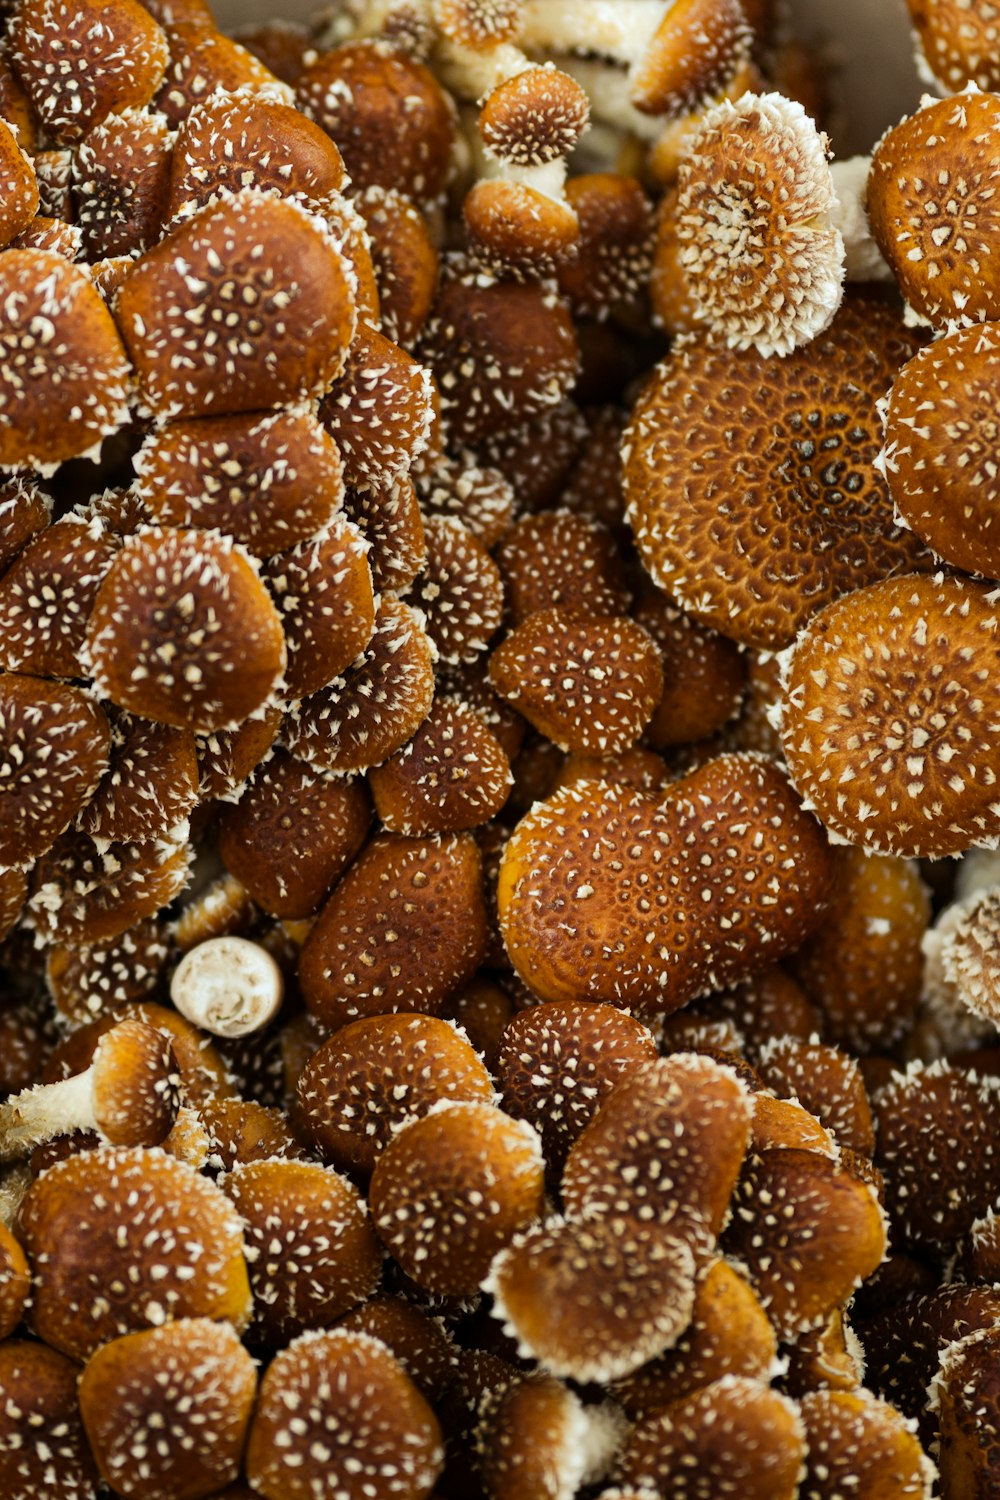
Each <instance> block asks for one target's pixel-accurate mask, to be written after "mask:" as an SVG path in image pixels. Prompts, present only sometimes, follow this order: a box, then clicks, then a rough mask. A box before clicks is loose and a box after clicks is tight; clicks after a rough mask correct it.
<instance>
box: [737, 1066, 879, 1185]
mask: <svg viewBox="0 0 1000 1500" xmlns="http://www.w3.org/2000/svg"><path fill="white" fill-rule="evenodd" d="M756 1066H757V1071H758V1072H759V1073H760V1076H761V1078H762V1079H763V1080H764V1083H765V1084H766V1085H767V1087H768V1088H771V1089H773V1090H774V1092H775V1093H776V1094H777V1095H778V1097H779V1098H782V1099H787V1098H795V1099H798V1101H799V1103H800V1104H801V1105H802V1106H803V1107H804V1108H805V1109H807V1110H808V1111H809V1113H810V1114H813V1115H815V1116H816V1118H817V1120H819V1121H820V1122H821V1123H822V1124H823V1125H825V1126H826V1127H827V1129H828V1130H831V1131H832V1132H833V1134H834V1137H835V1139H836V1141H837V1144H838V1145H839V1146H845V1147H847V1148H848V1149H849V1150H851V1151H857V1152H859V1153H860V1154H861V1155H862V1156H869V1157H870V1156H871V1155H873V1153H874V1150H875V1127H874V1124H873V1121H872V1112H871V1106H870V1105H869V1103H868V1094H867V1092H866V1090H865V1083H864V1079H863V1078H862V1076H861V1070H860V1068H859V1067H858V1064H857V1060H856V1058H853V1057H851V1056H850V1054H849V1053H847V1052H843V1051H841V1049H840V1048H839V1047H831V1046H829V1045H828V1044H827V1043H824V1042H818V1041H815V1040H813V1041H808V1042H801V1041H797V1040H795V1039H794V1038H793V1037H781V1038H779V1039H778V1040H776V1041H773V1042H768V1043H767V1044H766V1045H765V1046H763V1047H762V1048H761V1049H760V1052H759V1053H758V1055H757V1063H756Z"/></svg>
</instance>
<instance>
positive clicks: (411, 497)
mask: <svg viewBox="0 0 1000 1500" xmlns="http://www.w3.org/2000/svg"><path fill="white" fill-rule="evenodd" d="M344 510H345V512H346V514H347V515H348V516H349V517H350V519H351V520H352V521H353V522H354V523H355V524H356V526H357V527H358V529H359V530H360V531H361V533H362V534H363V535H364V537H365V539H366V540H367V541H368V543H369V544H370V547H371V551H370V552H369V553H368V564H369V566H370V568H371V570H372V583H373V584H374V587H375V588H376V589H377V590H378V591H380V592H400V593H402V592H405V590H406V589H407V588H408V587H409V585H410V584H411V583H412V582H413V580H414V578H416V576H417V574H418V573H419V572H420V569H421V568H422V567H423V565H424V563H425V562H426V560H427V547H426V544H425V541H424V523H423V517H422V515H421V508H420V501H419V500H418V498H417V491H416V489H415V488H414V485H413V481H412V480H411V479H410V478H409V476H406V475H404V476H403V477H401V478H399V479H396V480H394V481H393V482H392V483H391V484H387V485H381V484H375V485H372V486H371V487H370V488H368V489H357V490H355V489H348V491H347V494H346V495H345V497H344Z"/></svg>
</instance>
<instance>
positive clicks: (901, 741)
mask: <svg viewBox="0 0 1000 1500" xmlns="http://www.w3.org/2000/svg"><path fill="white" fill-rule="evenodd" d="M992 598H993V596H992V594H990V593H989V591H988V590H987V589H986V588H985V587H983V586H982V585H980V584H976V583H971V582H967V581H966V580H964V579H960V578H955V577H945V576H943V575H938V576H937V577H929V576H920V575H917V576H912V577H906V578H896V579H887V580H886V581H885V582H884V583H876V584H872V585H871V586H870V587H868V588H865V589H859V590H858V591H857V592H856V593H853V594H849V595H847V596H846V598H844V599H840V600H837V601H836V602H835V603H833V604H830V605H827V607H826V608H825V609H824V610H823V611H822V612H821V613H820V614H819V615H818V616H816V618H815V619H814V620H813V621H812V622H811V623H810V625H809V627H808V629H807V630H806V631H805V632H804V633H803V634H802V636H801V637H800V638H799V640H798V641H797V643H796V645H795V647H794V648H793V650H792V652H791V653H790V656H789V658H788V660H787V662H786V666H785V674H784V682H785V707H784V711H783V723H782V731H781V732H782V742H783V747H784V751H785V755H786V757H787V760H788V766H789V771H790V773H791V776H792V780H793V782H794V783H795V785H796V786H797V787H798V789H799V791H800V793H801V794H802V795H803V797H804V798H805V799H806V805H807V806H810V807H812V808H814V809H815V811H816V812H817V814H818V816H819V817H820V818H821V819H822V820H823V822H824V823H825V824H826V826H827V827H828V828H829V829H830V830H831V831H832V832H833V833H834V834H835V835H837V836H839V837H841V838H843V839H844V840H845V841H846V842H848V843H855V844H858V845H860V846H862V847H863V848H865V849H866V850H867V851H869V852H876V853H881V854H899V855H904V856H913V857H915V856H921V855H930V856H939V855H943V854H957V853H959V852H961V851H962V850H964V849H966V848H968V847H969V845H970V844H972V845H985V846H988V847H992V846H993V845H994V844H995V843H996V842H997V840H998V838H1000V800H998V798H997V793H996V788H995V783H996V780H997V774H996V769H995V766H996V745H995V743H994V741H995V738H996V733H997V724H996V721H997V712H998V703H997V699H996V689H995V682H996V674H995V671H994V658H995V655H996V636H997V617H996V610H995V608H994V606H993V602H992Z"/></svg>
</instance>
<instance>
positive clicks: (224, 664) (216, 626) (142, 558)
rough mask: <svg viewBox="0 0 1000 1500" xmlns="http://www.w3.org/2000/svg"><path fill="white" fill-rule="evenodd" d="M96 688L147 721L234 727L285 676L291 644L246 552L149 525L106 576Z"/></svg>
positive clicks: (211, 537) (94, 658) (96, 633)
mask: <svg viewBox="0 0 1000 1500" xmlns="http://www.w3.org/2000/svg"><path fill="white" fill-rule="evenodd" d="M87 651H88V654H89V658H90V664H91V669H92V672H93V675H94V681H95V684H96V685H97V687H98V691H99V692H101V694H102V695H103V696H104V697H106V698H110V699H111V701H112V703H116V704H118V705H119V706H120V707H121V708H125V709H127V710H128V711H129V712H130V713H134V714H138V715H140V716H142V717H143V718H147V719H155V720H156V721H157V722H159V723H163V724H174V725H177V726H178V727H180V728H182V729H194V730H196V731H198V732H199V733H202V734H205V733H208V732H210V731H212V730H216V729H231V728H235V727H237V726H238V725H239V724H241V723H242V721H243V720H245V719H246V718H247V717H248V716H249V715H250V714H252V713H253V712H254V711H255V710H256V709H259V708H260V707H261V706H262V705H263V704H264V702H265V700H266V699H267V697H268V695H269V694H270V693H271V692H272V691H273V690H274V688H275V687H276V686H277V684H278V683H279V681H280V679H281V675H282V673H283V671H284V668H285V659H286V652H285V638H284V633H283V631H282V628H281V621H280V618H279V616H278V612H277V610H276V609H275V607H274V605H273V604H272V602H271V599H270V597H269V595H268V592H267V590H266V589H265V587H264V585H263V583H262V582H261V580H260V577H259V574H258V571H257V567H256V564H255V563H254V561H253V560H252V559H251V558H250V556H249V554H248V553H247V552H246V551H245V550H244V549H243V548H242V547H240V546H239V545H238V544H237V543H235V542H233V540H232V538H231V537H227V536H224V535H223V534H222V533H221V532H206V531H193V530H192V531H179V530H174V529H169V528H162V529H157V528H152V527H149V528H144V529H143V530H141V531H139V532H137V533H136V534H135V535H134V536H130V537H128V538H127V539H126V540H125V542H124V544H123V546H122V548H121V551H120V552H119V553H118V555H117V557H116V558H115V561H114V562H113V563H112V565H111V567H110V569H109V570H108V572H107V573H106V574H105V577H104V581H103V583H102V584H101V587H100V589H99V590H98V594H97V598H96V600H95V602H94V608H93V610H92V612H91V615H90V619H89V621H88V624H87Z"/></svg>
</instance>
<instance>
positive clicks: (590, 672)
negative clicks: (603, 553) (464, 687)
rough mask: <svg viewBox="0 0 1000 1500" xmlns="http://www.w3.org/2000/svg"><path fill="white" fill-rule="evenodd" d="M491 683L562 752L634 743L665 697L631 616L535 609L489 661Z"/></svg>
mask: <svg viewBox="0 0 1000 1500" xmlns="http://www.w3.org/2000/svg"><path fill="white" fill-rule="evenodd" d="M490 681H491V682H492V684H493V686H494V687H495V688H496V690H497V692H499V693H500V694H501V696H502V697H504V698H506V699H507V700H508V702H510V703H512V704H513V705H514V707H515V708H516V709H517V710H518V712H519V713H521V714H523V715H524V717H525V718H526V719H527V720H528V721H529V723H531V724H534V726H535V728H536V729H538V730H539V731H540V732H541V733H542V734H544V735H546V736H547V737H548V738H549V739H551V740H552V741H553V742H554V743H555V744H557V745H558V746H559V747H560V749H563V750H566V749H569V750H578V751H583V752H585V753H586V752H589V751H592V752H596V753H597V754H599V755H614V754H616V753H617V752H618V751H621V750H627V749H628V748H629V747H630V746H631V745H634V744H635V742H636V740H638V738H639V736H640V735H641V734H642V732H643V730H644V729H645V727H646V725H647V724H648V723H649V720H650V718H651V716H652V713H653V710H654V708H655V707H656V705H657V703H658V702H659V700H660V696H661V694H662V692H663V669H662V666H661V664H660V654H659V652H658V651H657V649H656V647H655V645H654V644H653V642H652V641H651V640H650V638H649V636H648V635H647V634H646V632H645V630H643V628H642V626H641V625H637V624H636V622H635V621H634V620H632V619H630V618H629V617H628V616H627V615H594V614H591V613H590V612H589V611H585V610H583V609H579V608H572V609H570V608H565V607H557V608H553V609H540V610H536V611H535V613H534V614H532V615H530V616H529V617H528V618H527V619H526V620H524V621H523V623H522V624H520V625H517V626H515V628H514V629H513V630H512V631H511V632H510V633H509V634H508V635H507V636H506V638H505V639H504V640H503V641H502V642H501V644H500V645H499V646H498V647H497V648H496V650H495V651H494V652H493V654H492V656H491V657H490Z"/></svg>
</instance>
